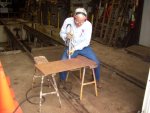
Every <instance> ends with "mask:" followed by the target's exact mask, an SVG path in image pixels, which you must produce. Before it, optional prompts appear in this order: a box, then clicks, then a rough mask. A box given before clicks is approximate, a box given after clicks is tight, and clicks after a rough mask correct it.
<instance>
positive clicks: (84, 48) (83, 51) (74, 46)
mask: <svg viewBox="0 0 150 113" xmlns="http://www.w3.org/2000/svg"><path fill="white" fill-rule="evenodd" d="M91 35H92V24H91V23H90V22H89V21H88V20H87V12H86V10H85V9H84V8H77V9H76V10H75V13H74V17H69V18H67V19H66V20H65V21H64V23H63V25H62V28H61V31H60V37H61V38H62V39H63V41H64V42H65V44H66V45H67V47H66V49H65V51H64V53H63V55H62V57H61V60H65V59H69V58H75V57H77V56H78V55H82V56H85V57H87V58H89V59H91V60H93V61H95V62H96V63H97V68H95V69H94V71H95V76H96V80H97V83H98V82H99V80H100V62H99V60H98V59H97V57H96V55H95V53H94V51H93V50H92V48H91V47H90V41H91ZM66 75H67V72H61V73H60V79H61V82H64V81H65V79H66Z"/></svg>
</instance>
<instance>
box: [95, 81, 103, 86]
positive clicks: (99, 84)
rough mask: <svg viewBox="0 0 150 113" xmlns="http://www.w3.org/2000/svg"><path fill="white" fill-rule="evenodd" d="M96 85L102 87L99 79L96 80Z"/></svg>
mask: <svg viewBox="0 0 150 113" xmlns="http://www.w3.org/2000/svg"><path fill="white" fill-rule="evenodd" d="M96 85H97V88H102V84H101V83H100V81H99V80H97V81H96Z"/></svg>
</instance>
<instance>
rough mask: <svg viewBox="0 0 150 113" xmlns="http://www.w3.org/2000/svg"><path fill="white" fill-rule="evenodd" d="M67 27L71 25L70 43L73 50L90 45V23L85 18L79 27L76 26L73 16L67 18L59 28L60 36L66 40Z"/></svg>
mask: <svg viewBox="0 0 150 113" xmlns="http://www.w3.org/2000/svg"><path fill="white" fill-rule="evenodd" d="M67 27H71V30H72V33H73V37H72V45H73V47H74V50H82V49H83V48H84V47H87V46H88V45H90V41H91V35H92V24H91V23H90V22H89V21H88V20H86V21H85V22H84V23H83V24H82V25H81V26H80V27H76V25H75V23H74V18H73V17H70V18H67V19H66V20H65V21H64V23H63V25H62V28H61V30H60V37H61V38H62V39H63V40H64V41H65V42H66V41H67V33H68V31H67Z"/></svg>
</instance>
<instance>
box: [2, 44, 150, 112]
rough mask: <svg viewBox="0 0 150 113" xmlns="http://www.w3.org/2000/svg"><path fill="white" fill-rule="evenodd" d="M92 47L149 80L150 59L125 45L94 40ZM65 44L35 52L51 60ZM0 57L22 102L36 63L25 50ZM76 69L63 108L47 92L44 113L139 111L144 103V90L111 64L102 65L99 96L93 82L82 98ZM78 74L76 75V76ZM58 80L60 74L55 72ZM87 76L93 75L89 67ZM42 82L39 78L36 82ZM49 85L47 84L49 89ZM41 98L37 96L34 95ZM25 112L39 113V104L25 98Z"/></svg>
mask: <svg viewBox="0 0 150 113" xmlns="http://www.w3.org/2000/svg"><path fill="white" fill-rule="evenodd" d="M92 47H93V49H94V51H95V52H96V54H97V56H98V57H99V58H100V59H101V62H103V63H105V64H108V65H109V66H110V67H113V69H117V70H121V72H124V73H127V74H128V75H131V76H132V77H134V78H136V79H139V80H140V81H142V82H144V83H145V84H146V79H147V76H148V68H149V65H150V64H149V63H148V62H144V61H142V60H141V59H140V58H138V57H136V56H133V55H130V54H127V53H126V52H125V51H124V50H123V49H114V48H111V47H107V46H104V45H101V44H98V43H97V42H92ZM62 50H63V47H62V46H57V47H48V48H41V49H34V50H33V54H34V56H38V55H44V56H46V57H47V58H48V60H49V61H54V60H58V59H59V58H60V55H61V53H62ZM0 60H1V62H2V65H3V68H4V70H5V73H6V75H9V76H10V79H11V87H13V89H14V91H15V96H16V99H17V100H18V102H22V101H23V100H24V99H26V98H25V95H26V92H27V91H28V90H29V89H30V88H31V84H32V77H33V74H34V63H33V62H32V60H31V59H30V58H29V56H28V55H27V54H26V53H22V52H21V53H12V54H0ZM77 73H78V72H74V73H73V75H74V76H75V77H74V76H70V77H69V80H68V81H70V82H72V90H71V92H69V93H68V92H66V91H65V90H62V89H61V90H60V95H61V100H62V108H59V102H58V99H57V97H56V95H48V96H46V97H45V99H46V100H45V102H44V103H43V106H42V113H137V112H138V110H140V109H141V107H142V102H143V96H144V92H145V90H144V89H142V88H140V87H138V86H136V85H135V84H133V83H131V82H129V81H127V80H126V79H124V78H122V77H120V76H118V74H117V73H115V72H113V71H112V70H111V71H110V70H109V68H107V67H105V66H101V83H102V88H101V89H98V93H99V95H98V96H97V97H96V96H95V93H94V87H93V86H86V87H85V88H84V91H83V100H82V101H80V100H79V93H80V80H79V79H78V76H77ZM76 78H77V79H76ZM56 79H57V80H58V76H56ZM87 79H90V71H88V74H87ZM36 83H37V84H39V83H40V82H39V80H37V82H36ZM47 89H48V88H46V87H45V90H46V91H47ZM34 94H39V88H35V89H33V90H31V91H30V92H29V95H34ZM32 101H33V102H35V101H36V102H38V98H32ZM21 108H22V110H23V112H24V113H37V112H38V109H39V106H38V105H34V104H30V103H29V102H27V101H26V102H25V103H23V104H22V105H21Z"/></svg>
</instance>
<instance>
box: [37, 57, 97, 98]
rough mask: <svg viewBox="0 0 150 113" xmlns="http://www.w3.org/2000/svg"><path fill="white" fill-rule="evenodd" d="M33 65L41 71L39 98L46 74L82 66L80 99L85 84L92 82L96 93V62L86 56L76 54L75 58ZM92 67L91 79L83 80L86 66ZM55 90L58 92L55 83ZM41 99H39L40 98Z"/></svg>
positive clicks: (52, 74) (54, 73)
mask: <svg viewBox="0 0 150 113" xmlns="http://www.w3.org/2000/svg"><path fill="white" fill-rule="evenodd" d="M35 67H36V68H37V69H38V70H39V71H40V72H42V73H43V76H42V81H41V92H40V99H42V96H43V94H42V85H43V79H44V77H46V76H50V75H51V76H53V78H54V75H56V74H57V73H59V72H64V71H71V70H76V69H81V68H83V73H82V82H81V89H80V100H81V99H82V93H83V87H84V86H85V85H89V84H94V85H95V94H96V96H97V95H98V94H97V85H96V78H95V73H94V68H96V67H97V65H96V63H95V62H94V61H92V60H90V59H88V58H86V57H83V56H78V57H77V58H72V59H67V60H59V61H53V62H48V63H41V64H35ZM87 67H88V68H90V69H92V73H93V78H94V80H93V81H90V82H86V83H85V82H84V78H85V71H86V68H87ZM55 86H56V87H55V90H56V92H57V93H58V88H57V85H56V84H55ZM40 101H41V100H40Z"/></svg>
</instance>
